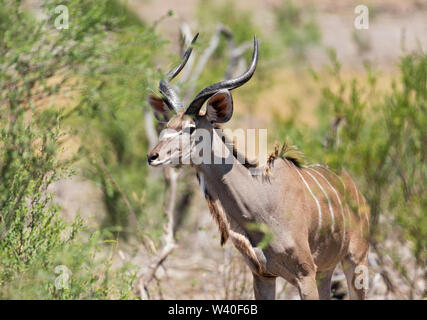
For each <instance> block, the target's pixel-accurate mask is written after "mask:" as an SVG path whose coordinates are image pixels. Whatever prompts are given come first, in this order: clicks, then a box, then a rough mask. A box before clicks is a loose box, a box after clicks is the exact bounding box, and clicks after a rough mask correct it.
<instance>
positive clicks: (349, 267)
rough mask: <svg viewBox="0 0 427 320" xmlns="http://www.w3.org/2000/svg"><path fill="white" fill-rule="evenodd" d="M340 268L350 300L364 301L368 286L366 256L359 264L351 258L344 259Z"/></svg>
mask: <svg viewBox="0 0 427 320" xmlns="http://www.w3.org/2000/svg"><path fill="white" fill-rule="evenodd" d="M342 267H343V270H344V274H345V277H346V280H347V287H348V292H349V296H350V299H351V300H364V299H365V298H366V293H367V291H368V285H369V274H368V259H367V256H366V257H365V258H364V259H363V260H362V262H359V263H357V262H355V261H353V259H351V258H346V259H344V260H343V261H342Z"/></svg>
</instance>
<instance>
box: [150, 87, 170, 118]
mask: <svg viewBox="0 0 427 320" xmlns="http://www.w3.org/2000/svg"><path fill="white" fill-rule="evenodd" d="M147 100H148V103H149V104H150V106H151V107H152V108H153V111H154V116H155V117H156V119H157V120H159V121H162V122H163V121H168V120H169V114H170V109H169V107H168V105H167V104H166V102H165V101H164V100H163V99H162V98H160V97H158V96H156V95H154V94H150V95H149V96H148V98H147Z"/></svg>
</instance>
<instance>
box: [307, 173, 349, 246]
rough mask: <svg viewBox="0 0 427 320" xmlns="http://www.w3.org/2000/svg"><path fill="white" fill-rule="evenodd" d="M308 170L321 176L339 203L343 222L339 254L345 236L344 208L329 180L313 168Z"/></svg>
mask: <svg viewBox="0 0 427 320" xmlns="http://www.w3.org/2000/svg"><path fill="white" fill-rule="evenodd" d="M308 169H310V170H312V171H314V172H316V173H317V174H318V175H319V176H321V177H322V178H323V179H324V180H325V181H326V183H327V184H328V186H329V187H330V188H331V189H332V190H333V191H334V193H335V195H336V197H337V200H338V203H339V205H340V209H341V217H342V221H343V236H342V237H343V239H342V241H341V248H340V253H341V251H342V249H343V247H344V243H345V236H346V226H345V213H344V207H343V205H342V202H341V198H340V196H339V195H338V191H337V190H336V189H335V188H334V187H333V186H332V184H331V183H330V182H329V180H328V179H327V178H326V177H325V176H324V175H323V174H321V173H320V172H319V171H317V170H316V169H313V168H308Z"/></svg>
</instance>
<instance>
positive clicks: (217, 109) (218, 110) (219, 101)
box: [206, 89, 233, 123]
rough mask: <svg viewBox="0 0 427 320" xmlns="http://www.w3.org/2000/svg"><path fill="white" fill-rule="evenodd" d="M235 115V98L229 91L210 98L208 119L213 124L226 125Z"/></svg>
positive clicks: (207, 109) (222, 91)
mask: <svg viewBox="0 0 427 320" xmlns="http://www.w3.org/2000/svg"><path fill="white" fill-rule="evenodd" d="M232 115H233V98H232V97H231V93H230V91H228V90H226V89H225V90H220V91H218V92H217V93H215V94H214V95H213V96H212V97H210V98H209V100H208V102H207V106H206V118H207V119H208V120H209V121H210V122H211V123H224V122H227V121H228V120H230V119H231V116H232Z"/></svg>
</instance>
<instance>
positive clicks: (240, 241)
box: [147, 37, 369, 299]
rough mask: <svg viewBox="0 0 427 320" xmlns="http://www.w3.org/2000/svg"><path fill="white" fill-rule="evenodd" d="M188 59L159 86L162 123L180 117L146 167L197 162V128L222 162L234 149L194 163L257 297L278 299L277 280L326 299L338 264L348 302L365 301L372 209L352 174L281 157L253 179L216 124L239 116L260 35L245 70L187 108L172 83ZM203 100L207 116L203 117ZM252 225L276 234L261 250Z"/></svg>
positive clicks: (157, 108)
mask: <svg viewBox="0 0 427 320" xmlns="http://www.w3.org/2000/svg"><path fill="white" fill-rule="evenodd" d="M190 54H191V47H190V48H189V49H188V50H187V51H186V52H185V54H184V57H183V60H182V62H181V63H180V64H179V65H178V66H177V67H176V68H174V69H172V70H171V71H170V72H169V73H168V74H167V77H166V78H164V79H163V80H161V81H160V85H159V90H160V93H161V94H162V96H161V97H157V96H154V95H152V96H150V97H149V102H150V104H151V106H152V107H153V109H154V112H155V114H156V115H157V118H158V119H159V117H163V119H167V118H166V115H167V114H168V112H170V111H174V112H175V113H176V114H175V115H174V116H173V117H172V118H171V119H170V120H169V121H168V122H167V128H166V130H165V132H164V134H163V135H161V136H160V140H159V142H158V144H157V145H156V146H155V147H154V148H153V150H151V151H150V152H149V153H148V156H147V157H148V163H149V164H150V165H151V166H164V165H173V163H175V164H177V163H180V164H182V163H183V161H181V162H180V160H182V159H188V158H191V155H192V153H194V152H195V151H194V150H196V149H197V145H198V143H199V141H197V139H196V138H195V136H196V134H195V132H196V131H197V130H199V129H203V130H205V131H207V132H208V133H209V139H210V140H211V142H212V144H211V145H212V147H211V148H210V150H209V152H210V153H211V155H210V156H212V157H213V158H215V157H216V158H223V157H224V152H223V150H224V149H225V150H228V148H230V149H229V153H228V155H230V154H231V155H232V157H233V161H232V162H231V163H228V164H224V163H222V164H215V163H203V162H202V163H198V164H196V163H194V162H193V161H190V162H188V163H190V164H191V166H193V167H194V168H195V170H196V172H197V177H198V180H199V183H200V185H201V188H202V190H203V193H204V195H205V198H206V200H207V203H208V206H209V210H210V212H211V214H212V216H213V218H214V220H215V221H216V223H217V224H218V227H219V229H220V233H221V244H224V243H225V242H226V241H227V239H228V238H230V239H231V241H232V242H233V244H234V245H235V247H236V248H237V249H238V250H239V251H240V252H241V253H242V255H243V256H244V258H245V260H246V262H247V264H248V265H249V267H250V269H251V271H252V273H253V279H254V293H255V298H256V299H274V298H275V283H276V277H279V276H280V277H283V278H285V279H286V280H287V281H289V282H290V283H291V284H293V285H294V286H296V287H297V288H298V290H299V293H300V296H301V298H302V299H318V298H319V297H320V298H322V299H328V298H330V287H331V278H332V273H333V271H334V269H335V267H336V265H337V264H338V263H339V262H342V266H343V270H344V273H345V276H346V278H347V284H348V288H349V293H350V298H356V299H363V298H365V294H366V289H367V288H366V284H362V285H360V283H358V282H357V280H358V279H357V278H358V276H359V275H360V276H361V274H359V272H366V271H367V263H368V260H367V255H368V247H369V244H368V241H367V235H368V230H369V209H368V207H367V205H366V201H365V199H364V197H363V196H362V194H361V193H360V192H359V191H358V189H357V188H356V186H355V184H354V182H353V180H352V179H351V177H350V176H349V175H348V174H347V173H345V172H344V173H343V174H342V176H341V177H340V176H338V175H336V174H335V173H333V172H332V171H330V170H329V169H328V168H327V167H325V166H321V165H314V166H308V167H302V166H301V165H300V164H299V162H298V161H297V160H295V159H293V158H287V157H280V156H277V157H273V158H272V159H270V160H269V170H268V171H269V172H268V176H266V175H253V174H251V172H252V171H251V170H250V168H249V165H248V164H247V163H241V161H238V160H237V157H236V153H235V150H233V148H232V147H230V146H229V145H228V144H226V143H225V142H224V140H223V138H222V137H221V136H220V134H219V133H218V132H219V131H218V130H217V124H220V123H224V122H227V121H228V120H229V119H230V118H231V116H232V113H233V101H232V97H231V94H230V90H232V89H236V88H237V87H240V86H241V85H243V84H244V83H246V82H247V81H248V80H249V79H250V78H251V77H252V75H253V73H254V71H255V68H256V64H257V59H258V43H257V40H256V37H254V51H253V56H252V60H251V63H250V65H249V67H248V69H247V71H246V72H244V73H243V74H242V75H240V76H239V77H236V78H234V79H230V80H225V81H221V82H218V83H215V84H213V85H210V86H209V87H207V88H205V89H203V90H202V91H201V92H199V94H197V96H196V97H195V98H194V100H193V101H192V102H191V103H190V105H189V106H188V107H187V108H184V106H183V105H182V103H181V102H180V100H179V98H178V95H177V94H176V92H175V91H174V89H173V88H172V86H171V85H170V84H169V81H170V80H172V79H173V78H174V77H175V76H176V75H177V74H178V73H179V72H180V70H181V69H182V68H183V67H184V65H185V63H186V61H187V59H188V57H189V55H190ZM205 101H207V106H206V112H204V113H202V112H201V107H202V105H203V104H204V102H205ZM233 155H234V156H233ZM176 160H178V161H176ZM254 223H255V224H258V225H264V226H266V227H267V230H268V232H269V233H270V235H271V236H272V238H271V240H270V241H269V242H268V245H266V246H264V247H262V248H261V247H259V246H258V245H259V244H260V242H261V241H262V240H263V237H264V236H265V232H261V231H260V229H262V230H266V228H258V229H257V228H253V225H254ZM250 226H252V227H250ZM364 276H367V275H364ZM364 281H366V278H365V280H364Z"/></svg>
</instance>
